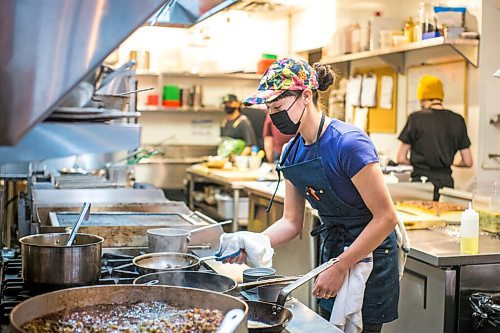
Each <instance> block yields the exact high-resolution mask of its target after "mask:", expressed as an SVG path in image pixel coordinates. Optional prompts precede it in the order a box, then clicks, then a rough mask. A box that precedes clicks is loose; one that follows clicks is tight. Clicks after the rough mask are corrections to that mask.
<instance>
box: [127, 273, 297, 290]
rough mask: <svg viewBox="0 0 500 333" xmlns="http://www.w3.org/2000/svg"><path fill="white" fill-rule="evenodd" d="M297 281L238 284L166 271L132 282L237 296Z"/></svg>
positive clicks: (210, 276)
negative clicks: (241, 292) (264, 287)
mask: <svg viewBox="0 0 500 333" xmlns="http://www.w3.org/2000/svg"><path fill="white" fill-rule="evenodd" d="M295 280H297V277H285V278H278V277H277V278H276V279H268V280H264V281H255V282H248V283H240V284H238V283H237V282H236V281H235V280H233V279H231V278H229V277H227V276H224V275H220V274H217V273H212V272H206V271H166V272H158V273H150V274H146V275H143V276H140V277H138V278H136V279H135V280H134V282H133V283H134V284H146V285H164V286H174V287H188V288H196V289H204V290H210V291H215V292H219V293H226V294H230V295H236V296H239V292H240V291H242V290H247V289H251V288H255V287H258V286H264V285H270V284H275V283H280V284H281V283H288V282H291V281H295Z"/></svg>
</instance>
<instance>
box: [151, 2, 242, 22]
mask: <svg viewBox="0 0 500 333" xmlns="http://www.w3.org/2000/svg"><path fill="white" fill-rule="evenodd" d="M238 1H239V0H172V1H170V2H169V3H168V4H167V5H166V6H165V7H164V8H162V9H161V10H159V11H158V12H157V13H156V14H155V15H153V17H152V18H151V19H149V20H148V23H149V24H151V25H157V26H163V27H182V28H188V27H190V26H192V25H194V24H196V23H199V22H201V21H203V20H205V19H207V18H209V17H210V16H212V15H214V14H215V13H217V12H219V11H221V10H223V9H225V8H229V7H230V6H232V5H233V4H235V3H237V2H238Z"/></svg>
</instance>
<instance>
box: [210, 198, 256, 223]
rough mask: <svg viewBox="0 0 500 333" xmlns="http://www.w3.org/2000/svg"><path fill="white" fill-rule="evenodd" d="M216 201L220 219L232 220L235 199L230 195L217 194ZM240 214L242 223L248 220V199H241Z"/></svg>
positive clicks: (239, 217)
mask: <svg viewBox="0 0 500 333" xmlns="http://www.w3.org/2000/svg"><path fill="white" fill-rule="evenodd" d="M215 199H216V200H217V212H218V213H219V215H220V217H222V218H223V219H228V220H229V219H232V218H233V209H234V199H233V197H231V196H229V195H222V194H217V195H215ZM239 206H240V207H239V214H238V219H239V220H240V221H247V220H248V209H249V207H250V206H249V199H248V198H240V199H239Z"/></svg>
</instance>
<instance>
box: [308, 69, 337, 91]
mask: <svg viewBox="0 0 500 333" xmlns="http://www.w3.org/2000/svg"><path fill="white" fill-rule="evenodd" d="M313 68H314V70H315V71H316V74H317V75H318V89H319V90H321V91H325V90H327V89H328V87H330V86H331V85H332V84H333V83H334V82H335V77H336V75H335V72H334V71H333V69H332V67H331V66H330V65H325V64H321V63H319V62H316V63H314V65H313Z"/></svg>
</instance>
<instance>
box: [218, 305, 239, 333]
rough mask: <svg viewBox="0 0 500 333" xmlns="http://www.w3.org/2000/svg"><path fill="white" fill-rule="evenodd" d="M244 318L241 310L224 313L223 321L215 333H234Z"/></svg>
mask: <svg viewBox="0 0 500 333" xmlns="http://www.w3.org/2000/svg"><path fill="white" fill-rule="evenodd" d="M244 318H245V312H244V311H243V310H241V309H233V310H231V311H229V312H228V313H226V315H225V316H224V320H223V321H222V323H221V324H220V326H219V328H218V329H217V333H234V332H235V331H236V329H237V328H238V326H239V325H240V324H241V322H242V321H243V319H244Z"/></svg>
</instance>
